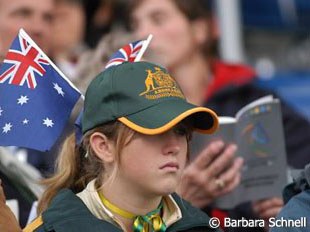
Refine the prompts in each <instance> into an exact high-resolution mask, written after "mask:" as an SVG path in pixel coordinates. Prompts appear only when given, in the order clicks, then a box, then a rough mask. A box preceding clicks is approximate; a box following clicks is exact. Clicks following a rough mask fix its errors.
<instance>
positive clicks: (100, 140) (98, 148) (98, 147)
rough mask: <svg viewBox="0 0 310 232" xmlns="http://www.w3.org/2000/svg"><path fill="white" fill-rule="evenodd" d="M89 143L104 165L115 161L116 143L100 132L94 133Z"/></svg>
mask: <svg viewBox="0 0 310 232" xmlns="http://www.w3.org/2000/svg"><path fill="white" fill-rule="evenodd" d="M89 142H90V146H91V147H92V149H93V151H94V152H95V154H96V156H97V157H98V158H99V159H101V160H102V161H103V162H104V163H112V162H114V161H115V156H114V154H115V152H114V150H115V149H114V143H113V142H112V141H110V140H109V139H108V138H107V137H106V136H105V135H104V134H102V133H99V132H95V133H93V134H92V135H91V136H90V141H89Z"/></svg>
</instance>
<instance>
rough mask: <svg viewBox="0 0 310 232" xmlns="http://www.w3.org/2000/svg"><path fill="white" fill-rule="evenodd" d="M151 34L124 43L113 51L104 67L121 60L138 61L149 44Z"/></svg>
mask: <svg viewBox="0 0 310 232" xmlns="http://www.w3.org/2000/svg"><path fill="white" fill-rule="evenodd" d="M152 37H153V35H149V36H148V38H147V39H145V40H138V41H135V42H131V43H129V44H126V45H125V46H124V47H122V48H121V49H119V50H118V51H117V52H115V53H114V54H113V55H112V56H111V57H110V59H109V62H108V63H107V64H106V66H105V68H106V69H107V68H110V67H112V66H114V65H119V64H121V63H123V62H126V61H127V62H135V61H139V60H140V59H141V57H142V55H143V53H144V52H145V50H146V48H147V46H148V45H149V43H150V41H151V39H152Z"/></svg>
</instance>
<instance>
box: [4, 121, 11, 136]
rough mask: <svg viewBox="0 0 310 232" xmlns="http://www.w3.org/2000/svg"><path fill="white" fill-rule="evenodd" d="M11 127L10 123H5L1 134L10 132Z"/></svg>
mask: <svg viewBox="0 0 310 232" xmlns="http://www.w3.org/2000/svg"><path fill="white" fill-rule="evenodd" d="M12 126H13V125H12V124H11V123H6V124H5V126H4V127H2V129H3V131H2V133H6V134H7V133H8V132H9V131H10V130H11V128H12Z"/></svg>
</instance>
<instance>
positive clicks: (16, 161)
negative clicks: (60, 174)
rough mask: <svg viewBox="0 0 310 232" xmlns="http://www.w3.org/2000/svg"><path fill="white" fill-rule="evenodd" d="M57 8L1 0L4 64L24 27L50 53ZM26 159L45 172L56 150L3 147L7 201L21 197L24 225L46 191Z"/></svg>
mask: <svg viewBox="0 0 310 232" xmlns="http://www.w3.org/2000/svg"><path fill="white" fill-rule="evenodd" d="M53 10H54V0H44V1H40V0H10V1H4V0H0V57H1V58H0V63H1V62H2V61H3V59H4V57H5V55H6V53H7V51H8V49H9V47H10V45H11V43H12V42H13V39H14V38H15V37H16V35H17V33H18V31H19V29H20V28H23V29H24V30H25V31H26V32H27V33H28V34H29V35H30V37H31V38H32V39H33V40H34V41H35V42H36V43H37V44H38V46H39V47H40V48H42V50H43V51H44V52H46V53H47V54H49V52H50V42H51V24H52V19H53ZM23 162H24V163H23ZM26 162H28V163H30V164H32V165H34V166H35V167H36V168H38V169H39V170H40V171H42V172H45V171H47V170H51V169H52V168H53V166H54V156H53V152H51V153H48V154H46V153H42V152H37V151H34V150H25V149H19V148H16V147H12V148H6V147H5V148H2V147H1V149H0V178H1V179H2V186H3V189H4V192H5V194H6V198H7V200H17V202H18V205H17V209H16V212H18V213H17V216H18V217H19V222H20V224H21V225H22V226H24V225H25V224H26V222H27V219H28V215H29V212H30V209H31V206H32V203H33V201H34V200H35V199H36V198H37V197H38V195H40V192H42V191H41V190H42V189H37V186H38V185H37V183H35V182H36V181H38V180H39V179H40V177H41V175H40V173H38V171H37V170H36V169H35V168H34V167H33V166H32V165H29V164H27V163H26ZM37 190H38V191H37ZM1 209H2V208H1Z"/></svg>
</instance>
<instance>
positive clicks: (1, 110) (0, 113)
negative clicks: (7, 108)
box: [0, 107, 3, 116]
mask: <svg viewBox="0 0 310 232" xmlns="http://www.w3.org/2000/svg"><path fill="white" fill-rule="evenodd" d="M2 112H3V109H2V108H1V107H0V116H1V115H2Z"/></svg>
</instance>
